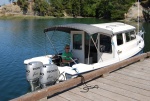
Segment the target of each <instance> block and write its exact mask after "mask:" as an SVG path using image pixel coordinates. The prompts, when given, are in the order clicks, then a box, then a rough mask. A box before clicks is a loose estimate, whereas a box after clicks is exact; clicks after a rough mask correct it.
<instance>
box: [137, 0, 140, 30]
mask: <svg viewBox="0 0 150 101" xmlns="http://www.w3.org/2000/svg"><path fill="white" fill-rule="evenodd" d="M139 5H140V2H139V0H138V16H137V20H138V25H137V27H138V28H137V32H139V27H140V24H139V21H140V19H139V18H140V17H139V15H140V14H139Z"/></svg>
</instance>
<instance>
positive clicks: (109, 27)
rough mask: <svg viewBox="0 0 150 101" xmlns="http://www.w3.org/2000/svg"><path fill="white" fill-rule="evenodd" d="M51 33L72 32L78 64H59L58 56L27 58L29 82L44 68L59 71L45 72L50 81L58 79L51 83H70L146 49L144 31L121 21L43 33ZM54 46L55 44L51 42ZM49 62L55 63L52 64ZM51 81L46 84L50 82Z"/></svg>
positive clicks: (69, 25)
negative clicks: (138, 30) (80, 76)
mask: <svg viewBox="0 0 150 101" xmlns="http://www.w3.org/2000/svg"><path fill="white" fill-rule="evenodd" d="M49 31H54V32H55V31H60V32H66V33H69V35H70V38H71V42H70V51H71V52H72V54H73V56H74V57H75V58H77V59H78V63H75V64H74V65H73V66H72V67H71V66H63V65H61V61H56V60H61V58H60V57H61V56H60V54H59V53H56V54H55V55H45V56H39V57H34V58H31V59H27V60H25V61H24V64H26V65H27V67H28V68H26V69H27V70H26V71H32V72H27V74H31V77H27V78H31V80H30V79H29V80H28V81H34V79H35V77H34V76H33V77H32V73H33V72H34V73H38V74H39V73H40V72H42V73H43V71H45V69H47V70H49V69H51V70H56V69H57V70H58V71H59V72H53V73H49V74H47V73H48V72H46V71H45V74H44V76H45V75H46V76H45V77H43V79H44V80H47V79H48V77H49V75H50V76H51V77H56V78H52V80H50V81H51V82H53V79H58V80H59V81H63V80H67V79H70V78H73V77H75V76H77V75H78V74H79V73H86V72H90V71H92V70H95V69H100V68H105V67H106V66H108V65H111V64H114V63H117V62H119V61H122V60H125V59H127V58H130V57H132V56H134V55H137V54H139V53H141V52H142V51H143V48H144V40H143V38H142V35H144V34H143V33H144V32H142V31H141V32H139V33H136V28H135V27H134V26H131V25H128V24H124V23H120V22H112V23H103V24H66V25H57V26H52V27H49V28H46V29H44V33H46V34H48V33H47V32H49ZM62 34H63V33H62ZM50 39H51V38H50ZM56 41H59V40H56ZM51 44H53V43H52V42H51ZM53 46H54V45H53ZM54 47H55V46H54ZM54 49H55V48H54ZM55 50H56V49H55ZM50 60H53V61H55V62H53V63H52V61H50ZM41 64H42V65H43V67H41V68H40V70H38V71H33V69H32V68H36V66H39V65H40V66H41ZM46 67H47V68H46ZM42 73H41V74H42ZM59 73H60V74H61V75H60V74H59ZM55 74H57V75H55ZM27 76H30V75H27ZM38 76H39V75H38ZM41 76H43V75H41ZM58 76H59V77H58ZM37 78H39V77H37ZM41 79H42V78H41ZM43 79H42V80H43ZM42 80H41V81H42ZM50 81H47V82H48V83H49V82H50ZM43 82H44V81H43ZM43 82H42V83H43Z"/></svg>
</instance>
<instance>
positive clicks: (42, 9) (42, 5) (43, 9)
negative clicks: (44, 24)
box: [33, 0, 51, 16]
mask: <svg viewBox="0 0 150 101" xmlns="http://www.w3.org/2000/svg"><path fill="white" fill-rule="evenodd" d="M34 3H35V4H34V6H33V10H34V12H35V14H37V15H40V16H45V15H51V7H50V5H49V3H48V2H46V1H45V0H35V1H34Z"/></svg>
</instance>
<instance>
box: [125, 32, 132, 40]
mask: <svg viewBox="0 0 150 101" xmlns="http://www.w3.org/2000/svg"><path fill="white" fill-rule="evenodd" d="M125 36H126V42H129V41H130V40H131V39H130V33H125Z"/></svg>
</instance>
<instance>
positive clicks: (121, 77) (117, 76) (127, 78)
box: [106, 73, 150, 86]
mask: <svg viewBox="0 0 150 101" xmlns="http://www.w3.org/2000/svg"><path fill="white" fill-rule="evenodd" d="M111 78H114V79H119V80H125V81H130V82H134V83H140V84H143V85H147V86H150V83H149V82H147V80H143V79H139V78H134V77H131V76H128V75H124V74H120V73H112V74H111V75H110V76H109V77H107V78H106V79H111ZM112 80H113V79H112ZM119 80H115V81H118V82H119ZM122 83H123V82H122Z"/></svg>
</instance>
